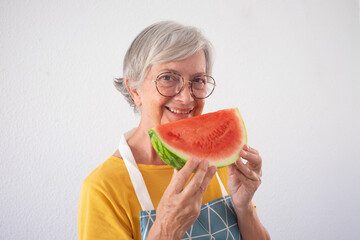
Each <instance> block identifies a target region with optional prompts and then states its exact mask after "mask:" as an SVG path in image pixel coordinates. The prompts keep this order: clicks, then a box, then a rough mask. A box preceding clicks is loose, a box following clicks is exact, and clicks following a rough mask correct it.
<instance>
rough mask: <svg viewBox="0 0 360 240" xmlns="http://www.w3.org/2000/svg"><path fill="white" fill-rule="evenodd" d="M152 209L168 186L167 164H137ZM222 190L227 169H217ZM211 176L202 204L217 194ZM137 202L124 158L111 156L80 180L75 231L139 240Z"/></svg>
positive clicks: (86, 237) (84, 238)
mask: <svg viewBox="0 0 360 240" xmlns="http://www.w3.org/2000/svg"><path fill="white" fill-rule="evenodd" d="M137 166H138V168H139V170H140V172H141V174H142V176H143V178H144V181H145V184H146V187H147V189H148V191H149V194H150V197H151V200H152V202H153V205H154V207H155V209H156V208H157V206H158V204H159V201H160V199H161V197H162V195H163V193H164V191H165V189H166V187H167V186H168V184H169V182H170V180H171V177H172V174H173V172H174V169H173V168H172V167H170V166H167V165H160V166H159V165H144V164H138V165H137ZM218 173H219V176H220V178H221V181H222V182H223V184H224V186H225V188H226V190H228V189H227V186H226V183H227V168H221V169H219V170H218ZM221 196H222V195H221V190H220V185H219V183H218V181H217V178H216V177H213V179H212V180H211V182H210V184H209V186H208V188H207V189H206V191H205V194H204V197H203V204H205V203H207V202H210V201H212V200H215V199H217V198H219V197H221ZM141 210H142V209H141V206H140V203H139V201H138V199H137V196H136V194H135V190H134V188H133V185H132V183H131V180H130V176H129V173H128V171H127V169H126V167H125V164H124V161H123V160H122V159H120V158H117V157H114V156H111V157H109V158H108V159H107V160H106V161H105V162H104V163H103V164H101V165H100V166H99V167H97V168H96V169H95V170H94V171H93V172H92V173H91V174H90V175H89V176H88V177H87V178H86V179H85V181H84V182H83V184H82V187H81V194H80V205H79V213H78V214H79V215H78V234H79V239H81V240H92V239H94V240H95V239H96V240H105V239H106V240H107V239H109V240H110V239H111V240H114V239H141V235H140V211H141Z"/></svg>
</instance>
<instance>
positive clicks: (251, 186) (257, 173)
mask: <svg viewBox="0 0 360 240" xmlns="http://www.w3.org/2000/svg"><path fill="white" fill-rule="evenodd" d="M240 156H241V157H242V158H243V159H245V160H247V163H246V164H244V163H243V162H242V160H241V158H240V159H239V160H238V161H237V162H235V163H234V164H232V165H230V166H229V167H228V172H229V178H228V189H229V193H230V195H231V199H232V201H233V203H234V207H235V209H239V210H240V209H246V208H248V207H249V206H250V205H251V200H252V198H253V196H254V194H255V192H256V190H257V189H258V187H259V186H260V184H261V174H262V173H261V165H262V160H261V157H260V155H259V152H258V151H257V150H255V149H253V148H250V147H249V146H248V145H247V144H246V145H245V146H244V148H243V150H242V151H241V152H240Z"/></svg>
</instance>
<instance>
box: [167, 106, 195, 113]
mask: <svg viewBox="0 0 360 240" xmlns="http://www.w3.org/2000/svg"><path fill="white" fill-rule="evenodd" d="M166 109H167V110H169V111H170V112H172V113H176V114H189V113H191V111H192V109H190V110H178V109H172V108H169V107H166Z"/></svg>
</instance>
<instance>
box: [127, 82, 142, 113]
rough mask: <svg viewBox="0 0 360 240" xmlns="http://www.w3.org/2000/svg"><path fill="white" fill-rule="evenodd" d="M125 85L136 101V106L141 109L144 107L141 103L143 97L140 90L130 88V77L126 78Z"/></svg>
mask: <svg viewBox="0 0 360 240" xmlns="http://www.w3.org/2000/svg"><path fill="white" fill-rule="evenodd" d="M125 85H126V89H127V90H128V92H129V93H130V95H131V98H132V99H133V100H134V102H135V105H136V106H138V107H140V106H141V105H142V103H141V97H140V95H139V92H138V89H132V88H131V87H130V85H129V78H128V77H126V78H125Z"/></svg>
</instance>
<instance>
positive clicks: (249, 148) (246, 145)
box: [243, 144, 259, 154]
mask: <svg viewBox="0 0 360 240" xmlns="http://www.w3.org/2000/svg"><path fill="white" fill-rule="evenodd" d="M243 149H244V150H245V151H248V152H251V153H254V154H259V151H258V150H256V149H255V148H252V147H250V146H249V145H248V144H245V145H244V147H243Z"/></svg>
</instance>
